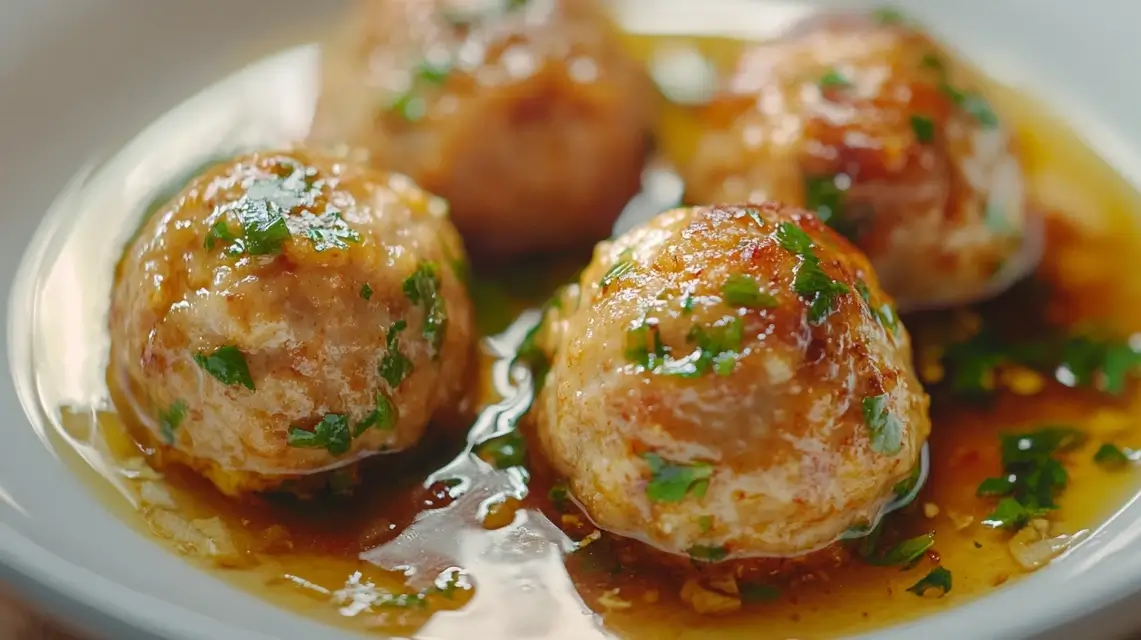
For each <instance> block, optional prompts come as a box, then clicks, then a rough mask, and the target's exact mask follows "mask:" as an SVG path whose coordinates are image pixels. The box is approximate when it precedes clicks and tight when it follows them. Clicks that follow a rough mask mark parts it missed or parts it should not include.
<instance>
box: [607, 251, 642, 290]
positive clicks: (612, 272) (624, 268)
mask: <svg viewBox="0 0 1141 640" xmlns="http://www.w3.org/2000/svg"><path fill="white" fill-rule="evenodd" d="M633 270H634V263H633V262H632V261H631V260H629V259H625V258H624V259H622V260H619V261H618V262H616V263H615V264H614V266H613V267H610V269H609V270H608V271H607V272H606V273H605V274H604V275H603V276H602V279H601V280H599V281H598V286H600V287H602V288H603V289H606V288H607V287H609V286H610V285H611V284H612V283H613V282H614V281H615V280H618V279H619V278H621V277H622V276H624V275H626V274H627V273H630V272H631V271H633Z"/></svg>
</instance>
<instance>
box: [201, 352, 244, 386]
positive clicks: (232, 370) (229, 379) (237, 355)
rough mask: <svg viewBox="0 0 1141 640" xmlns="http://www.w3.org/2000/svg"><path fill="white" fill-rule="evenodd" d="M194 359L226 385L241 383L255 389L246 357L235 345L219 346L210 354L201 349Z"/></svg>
mask: <svg viewBox="0 0 1141 640" xmlns="http://www.w3.org/2000/svg"><path fill="white" fill-rule="evenodd" d="M194 361H195V362H197V363H198V366H200V367H202V368H203V369H204V370H205V371H206V373H209V374H210V375H212V376H214V377H215V378H216V379H217V380H218V381H219V382H221V383H222V384H224V385H227V386H231V387H232V386H234V385H239V384H240V385H242V386H243V387H245V388H247V389H249V390H250V391H253V390H254V379H253V377H251V376H250V368H249V365H247V364H246V357H245V356H244V355H242V352H241V351H239V350H238V348H237V347H235V346H233V345H225V346H221V347H218V348H217V349H215V350H214V351H213V352H212V353H210V354H209V355H207V354H206V353H203V352H202V351H199V352H198V353H195V354H194Z"/></svg>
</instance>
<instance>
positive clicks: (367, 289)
mask: <svg viewBox="0 0 1141 640" xmlns="http://www.w3.org/2000/svg"><path fill="white" fill-rule="evenodd" d="M361 297H362V298H364V299H365V300H372V287H371V286H369V284H368V283H367V282H366V283H364V284H362V285H361Z"/></svg>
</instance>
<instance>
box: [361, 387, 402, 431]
mask: <svg viewBox="0 0 1141 640" xmlns="http://www.w3.org/2000/svg"><path fill="white" fill-rule="evenodd" d="M397 417H398V413H397V409H396V405H395V404H393V403H392V400H391V399H389V397H388V394H386V393H384V392H383V391H378V392H377V394H376V408H375V409H373V410H372V413H370V414H368V415H367V416H366V417H365V419H364V420H361V421H360V422H358V423H357V426H356V428H355V429H354V430H353V437H354V438H359V437H360V436H361V435H363V434H364V432H365V431H368V430H369V429H372V428H374V427H375V428H376V429H377V430H378V431H391V430H392V429H393V428H394V427H395V426H396V419H397Z"/></svg>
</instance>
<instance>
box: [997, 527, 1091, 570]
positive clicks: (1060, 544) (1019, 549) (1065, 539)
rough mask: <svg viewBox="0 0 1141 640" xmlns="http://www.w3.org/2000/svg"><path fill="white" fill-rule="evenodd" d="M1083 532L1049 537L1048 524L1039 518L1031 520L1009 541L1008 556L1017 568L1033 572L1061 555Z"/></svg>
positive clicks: (1082, 535)
mask: <svg viewBox="0 0 1141 640" xmlns="http://www.w3.org/2000/svg"><path fill="white" fill-rule="evenodd" d="M1085 533H1086V532H1085V531H1081V532H1079V533H1077V534H1076V535H1072V536H1071V535H1066V534H1062V535H1057V536H1053V537H1051V536H1050V522H1049V521H1048V520H1044V519H1041V518H1038V519H1035V520H1031V521H1030V523H1029V524H1028V525H1027V526H1025V527H1023V528H1022V529H1021V530H1020V531H1019V532H1018V533H1016V534H1014V537H1013V538H1011V539H1010V543H1009V548H1010V555H1012V556H1014V559H1015V560H1016V561H1017V562H1018V564H1019V566H1021V567H1022V568H1023V569H1026V570H1027V571H1035V570H1037V569H1040V568H1042V567H1044V566H1046V565H1047V564H1049V563H1050V561H1051V560H1053V559H1054V558H1056V557H1058V556H1059V555H1061V553H1062V552H1063V551H1065V550H1066V549H1068V548H1069V547H1070V545H1072V544H1073V543H1074V542H1077V541H1078V540H1079V539H1080V538H1082V537H1084V535H1085Z"/></svg>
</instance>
